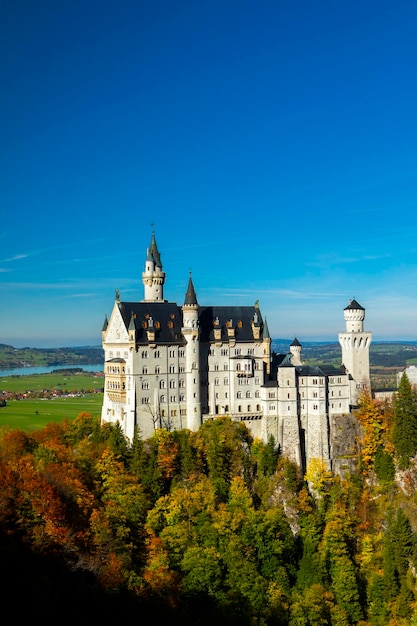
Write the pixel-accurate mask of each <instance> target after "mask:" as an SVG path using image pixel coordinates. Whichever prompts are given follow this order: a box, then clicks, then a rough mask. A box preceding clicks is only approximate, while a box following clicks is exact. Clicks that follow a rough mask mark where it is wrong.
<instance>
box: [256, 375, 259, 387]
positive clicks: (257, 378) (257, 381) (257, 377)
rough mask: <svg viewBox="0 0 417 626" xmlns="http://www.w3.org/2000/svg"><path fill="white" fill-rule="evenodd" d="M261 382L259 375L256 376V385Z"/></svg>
mask: <svg viewBox="0 0 417 626" xmlns="http://www.w3.org/2000/svg"><path fill="white" fill-rule="evenodd" d="M259 384H260V380H259V376H256V378H255V385H259Z"/></svg>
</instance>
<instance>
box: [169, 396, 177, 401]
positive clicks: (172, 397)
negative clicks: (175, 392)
mask: <svg viewBox="0 0 417 626" xmlns="http://www.w3.org/2000/svg"><path fill="white" fill-rule="evenodd" d="M169 401H170V402H176V401H177V396H169Z"/></svg>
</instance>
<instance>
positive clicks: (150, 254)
mask: <svg viewBox="0 0 417 626" xmlns="http://www.w3.org/2000/svg"><path fill="white" fill-rule="evenodd" d="M142 282H143V285H144V287H145V299H144V300H143V301H142V302H158V301H160V302H164V283H165V272H163V271H162V263H161V256H160V254H159V252H158V247H157V245H156V241H155V233H154V232H153V231H152V239H151V245H150V246H149V248H148V250H147V256H146V261H145V271H144V272H142Z"/></svg>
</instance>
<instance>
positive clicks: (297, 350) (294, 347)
mask: <svg viewBox="0 0 417 626" xmlns="http://www.w3.org/2000/svg"><path fill="white" fill-rule="evenodd" d="M301 350H302V346H301V343H300V342H299V341H298V339H297V337H295V339H294V341H293V342H292V343H291V345H290V352H291V355H292V356H291V363H292V364H293V365H302V364H303V362H302V360H301Z"/></svg>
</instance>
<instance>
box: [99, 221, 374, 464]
mask: <svg viewBox="0 0 417 626" xmlns="http://www.w3.org/2000/svg"><path fill="white" fill-rule="evenodd" d="M142 282H143V285H144V298H143V300H140V301H137V302H124V301H122V300H121V299H120V295H119V293H118V291H117V290H116V298H115V302H114V306H113V311H112V313H111V316H110V318H109V319H107V317H106V319H105V323H104V326H103V330H102V342H103V349H104V358H105V367H104V372H105V389H104V401H103V408H102V422H113V423H115V422H119V423H120V425H121V426H122V429H123V431H124V433H125V435H126V436H127V437H128V438H129V439H130V440H131V439H132V437H133V435H134V432H135V429H139V433H140V436H141V437H142V438H144V439H146V438H148V437H150V436H151V435H152V433H153V432H154V430H155V429H156V428H167V429H170V430H172V429H189V430H193V431H196V430H198V428H199V427H200V426H201V424H202V423H203V422H204V421H205V420H210V419H214V418H216V417H219V416H222V415H223V416H225V415H227V416H229V417H230V418H231V419H233V420H237V421H240V422H244V423H245V424H246V425H247V426H248V428H249V430H250V431H251V432H252V434H253V436H255V437H258V438H260V439H261V440H263V441H265V442H266V441H268V439H269V438H270V436H271V435H272V436H273V437H274V439H275V442H276V444H277V445H279V446H280V448H281V451H282V453H283V454H286V455H288V456H289V457H290V458H292V459H293V460H294V461H295V462H297V463H298V464H299V465H300V466H302V467H305V466H306V463H308V461H309V460H310V459H311V458H313V457H320V458H322V459H323V460H325V461H326V462H327V463H328V464H329V466H330V467H331V466H332V460H333V451H332V433H331V430H332V424H334V420H335V418H337V417H338V416H346V415H348V414H349V413H350V412H351V409H352V407H354V406H355V405H356V403H357V397H358V393H359V391H360V389H361V388H362V387H363V386H367V387H369V382H370V380H369V346H370V343H371V333H368V332H364V329H363V322H364V318H365V309H364V308H363V307H362V306H361V305H360V304H358V302H356V300H352V301H351V302H350V303H349V305H348V306H347V307H346V308H345V309H344V317H345V323H346V330H345V332H341V333H339V342H340V345H341V348H342V365H341V367H340V368H335V367H332V366H320V367H317V366H315V367H312V366H308V365H304V364H303V362H302V354H301V350H302V347H301V345H300V343H299V342H298V340H297V339H294V341H293V342H292V344H291V345H290V346H289V351H288V353H287V354H276V353H274V352H273V351H272V350H271V344H272V341H271V337H270V334H269V331H268V325H267V322H266V319H264V318H263V316H262V313H261V310H260V308H259V305H258V303H255V304H254V305H252V306H199V304H198V301H197V295H196V292H195V289H194V285H193V281H192V278H191V276H190V278H189V281H188V287H187V290H186V293H185V298H184V303H183V304H182V305H181V306H180V305H177V304H175V303H173V302H168V301H167V300H164V282H165V273H164V272H163V271H162V263H161V257H160V254H159V251H158V248H157V245H156V240H155V235H154V233H153V232H152V238H151V244H150V246H149V248H148V249H147V256H146V261H145V270H144V272H143V273H142Z"/></svg>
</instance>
